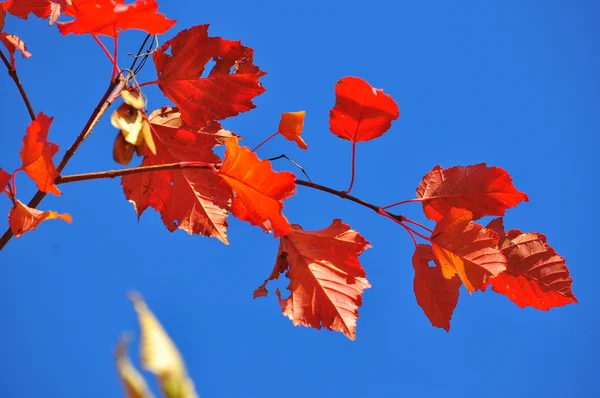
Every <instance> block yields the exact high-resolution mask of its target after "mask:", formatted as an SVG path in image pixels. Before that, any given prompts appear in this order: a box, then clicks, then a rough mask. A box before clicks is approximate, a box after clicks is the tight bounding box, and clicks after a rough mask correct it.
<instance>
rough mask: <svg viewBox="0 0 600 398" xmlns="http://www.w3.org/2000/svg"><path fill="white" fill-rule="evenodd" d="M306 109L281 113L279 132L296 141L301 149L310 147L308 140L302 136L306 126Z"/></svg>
mask: <svg viewBox="0 0 600 398" xmlns="http://www.w3.org/2000/svg"><path fill="white" fill-rule="evenodd" d="M305 115H306V112H305V111H299V112H285V113H282V114H281V121H280V122H279V129H278V131H277V132H278V133H279V134H281V135H282V136H284V137H285V138H287V139H288V140H290V141H294V142H295V143H296V144H298V146H299V147H300V148H301V149H308V145H306V142H304V140H303V139H302V137H300V134H302V128H303V127H304V116H305Z"/></svg>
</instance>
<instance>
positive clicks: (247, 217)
mask: <svg viewBox="0 0 600 398" xmlns="http://www.w3.org/2000/svg"><path fill="white" fill-rule="evenodd" d="M225 146H226V148H227V149H226V150H225V162H224V163H223V166H221V168H220V169H219V175H220V176H221V177H223V180H224V181H225V182H226V183H227V184H228V185H229V186H230V187H231V189H232V190H233V192H234V197H233V203H232V204H231V212H232V214H233V215H234V216H236V217H237V218H239V219H240V220H244V221H248V222H249V223H250V224H252V225H256V226H258V227H261V228H262V229H263V230H264V231H267V232H269V231H270V230H271V229H272V230H273V231H274V236H275V237H276V238H277V237H280V236H284V235H287V234H289V233H291V232H292V227H291V226H290V223H289V222H288V220H287V219H286V218H285V216H284V215H283V214H282V213H281V211H282V210H283V201H284V200H285V199H287V198H289V197H290V196H292V195H293V194H294V193H295V192H296V183H295V182H296V177H295V176H294V174H292V173H290V172H288V171H283V172H275V171H273V169H272V168H271V163H270V162H269V161H268V160H260V159H258V157H257V156H256V154H254V153H252V152H250V149H248V148H247V147H240V146H239V144H238V140H237V139H231V140H229V141H227V143H226V144H225Z"/></svg>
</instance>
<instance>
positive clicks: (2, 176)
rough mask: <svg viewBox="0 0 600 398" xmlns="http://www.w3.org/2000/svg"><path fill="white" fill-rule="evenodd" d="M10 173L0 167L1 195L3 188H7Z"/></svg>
mask: <svg viewBox="0 0 600 398" xmlns="http://www.w3.org/2000/svg"><path fill="white" fill-rule="evenodd" d="M10 178H11V175H10V174H8V173H7V172H6V171H4V170H2V169H1V168H0V195H2V194H3V193H4V192H5V191H4V190H5V189H7V188H8V183H9V181H10Z"/></svg>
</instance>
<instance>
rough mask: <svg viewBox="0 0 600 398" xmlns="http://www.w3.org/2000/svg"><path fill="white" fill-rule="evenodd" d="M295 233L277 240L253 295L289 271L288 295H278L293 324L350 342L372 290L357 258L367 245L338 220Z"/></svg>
mask: <svg viewBox="0 0 600 398" xmlns="http://www.w3.org/2000/svg"><path fill="white" fill-rule="evenodd" d="M293 230H294V232H293V233H291V234H290V235H288V236H284V237H282V238H281V241H280V243H279V253H278V255H277V262H276V263H275V268H274V269H273V272H272V273H271V276H270V277H269V278H268V279H267V280H265V283H264V284H263V285H262V286H260V287H259V288H258V289H256V291H255V292H254V296H255V297H259V296H264V295H266V294H267V290H266V288H265V285H266V284H267V282H268V281H269V280H272V279H277V278H278V277H279V275H280V274H281V273H283V272H285V271H287V274H286V276H287V277H288V278H289V279H290V284H289V286H288V289H289V290H290V292H291V293H290V296H289V297H288V298H285V299H282V298H281V297H280V295H279V289H278V290H277V291H276V293H277V295H278V296H279V303H280V304H281V309H282V311H283V314H284V315H285V316H287V317H288V318H290V319H291V320H292V322H293V323H294V325H296V326H297V325H304V326H310V327H314V328H316V329H321V327H325V328H327V329H329V330H337V331H340V332H342V333H343V334H344V335H346V336H347V337H348V338H349V339H351V340H354V339H355V338H356V321H357V319H358V307H360V306H361V305H362V297H361V295H362V293H363V291H364V290H365V289H367V288H370V287H371V285H370V284H369V281H367V278H366V273H365V271H364V270H363V268H362V265H361V264H360V262H359V261H358V257H359V256H360V255H361V254H362V252H363V251H365V250H366V249H368V248H370V247H371V245H370V244H369V242H367V241H366V240H365V238H363V237H362V236H361V235H360V234H359V233H358V232H356V231H354V230H352V229H350V227H349V226H348V225H346V224H344V223H343V222H342V221H341V220H340V219H335V220H333V222H332V223H331V225H330V226H329V227H327V228H325V229H322V230H319V231H304V230H303V229H302V227H301V226H299V225H293Z"/></svg>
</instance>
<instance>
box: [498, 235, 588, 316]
mask: <svg viewBox="0 0 600 398" xmlns="http://www.w3.org/2000/svg"><path fill="white" fill-rule="evenodd" d="M500 249H501V250H502V253H503V254H504V256H505V257H506V259H507V261H508V263H507V266H506V271H505V272H503V273H501V274H500V275H498V276H497V277H495V278H493V279H492V280H490V284H491V285H492V288H493V289H494V291H495V292H497V293H501V294H504V295H505V296H506V297H508V298H509V299H510V300H512V301H513V302H514V303H515V304H517V305H518V306H519V307H521V308H525V307H526V306H531V307H534V308H537V309H539V310H545V311H548V310H549V309H550V308H552V307H559V306H563V305H565V304H571V303H576V302H577V298H575V295H574V294H573V291H572V288H571V285H572V284H573V280H572V279H571V277H570V276H569V270H568V268H567V265H566V261H565V259H564V258H563V257H561V256H559V255H558V254H557V253H556V251H554V249H553V248H552V247H551V246H549V245H548V244H547V243H546V237H545V236H544V235H542V234H539V233H537V232H529V233H523V232H521V231H519V230H516V229H513V230H510V231H508V233H506V235H505V236H504V238H503V239H502V240H501V241H500Z"/></svg>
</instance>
